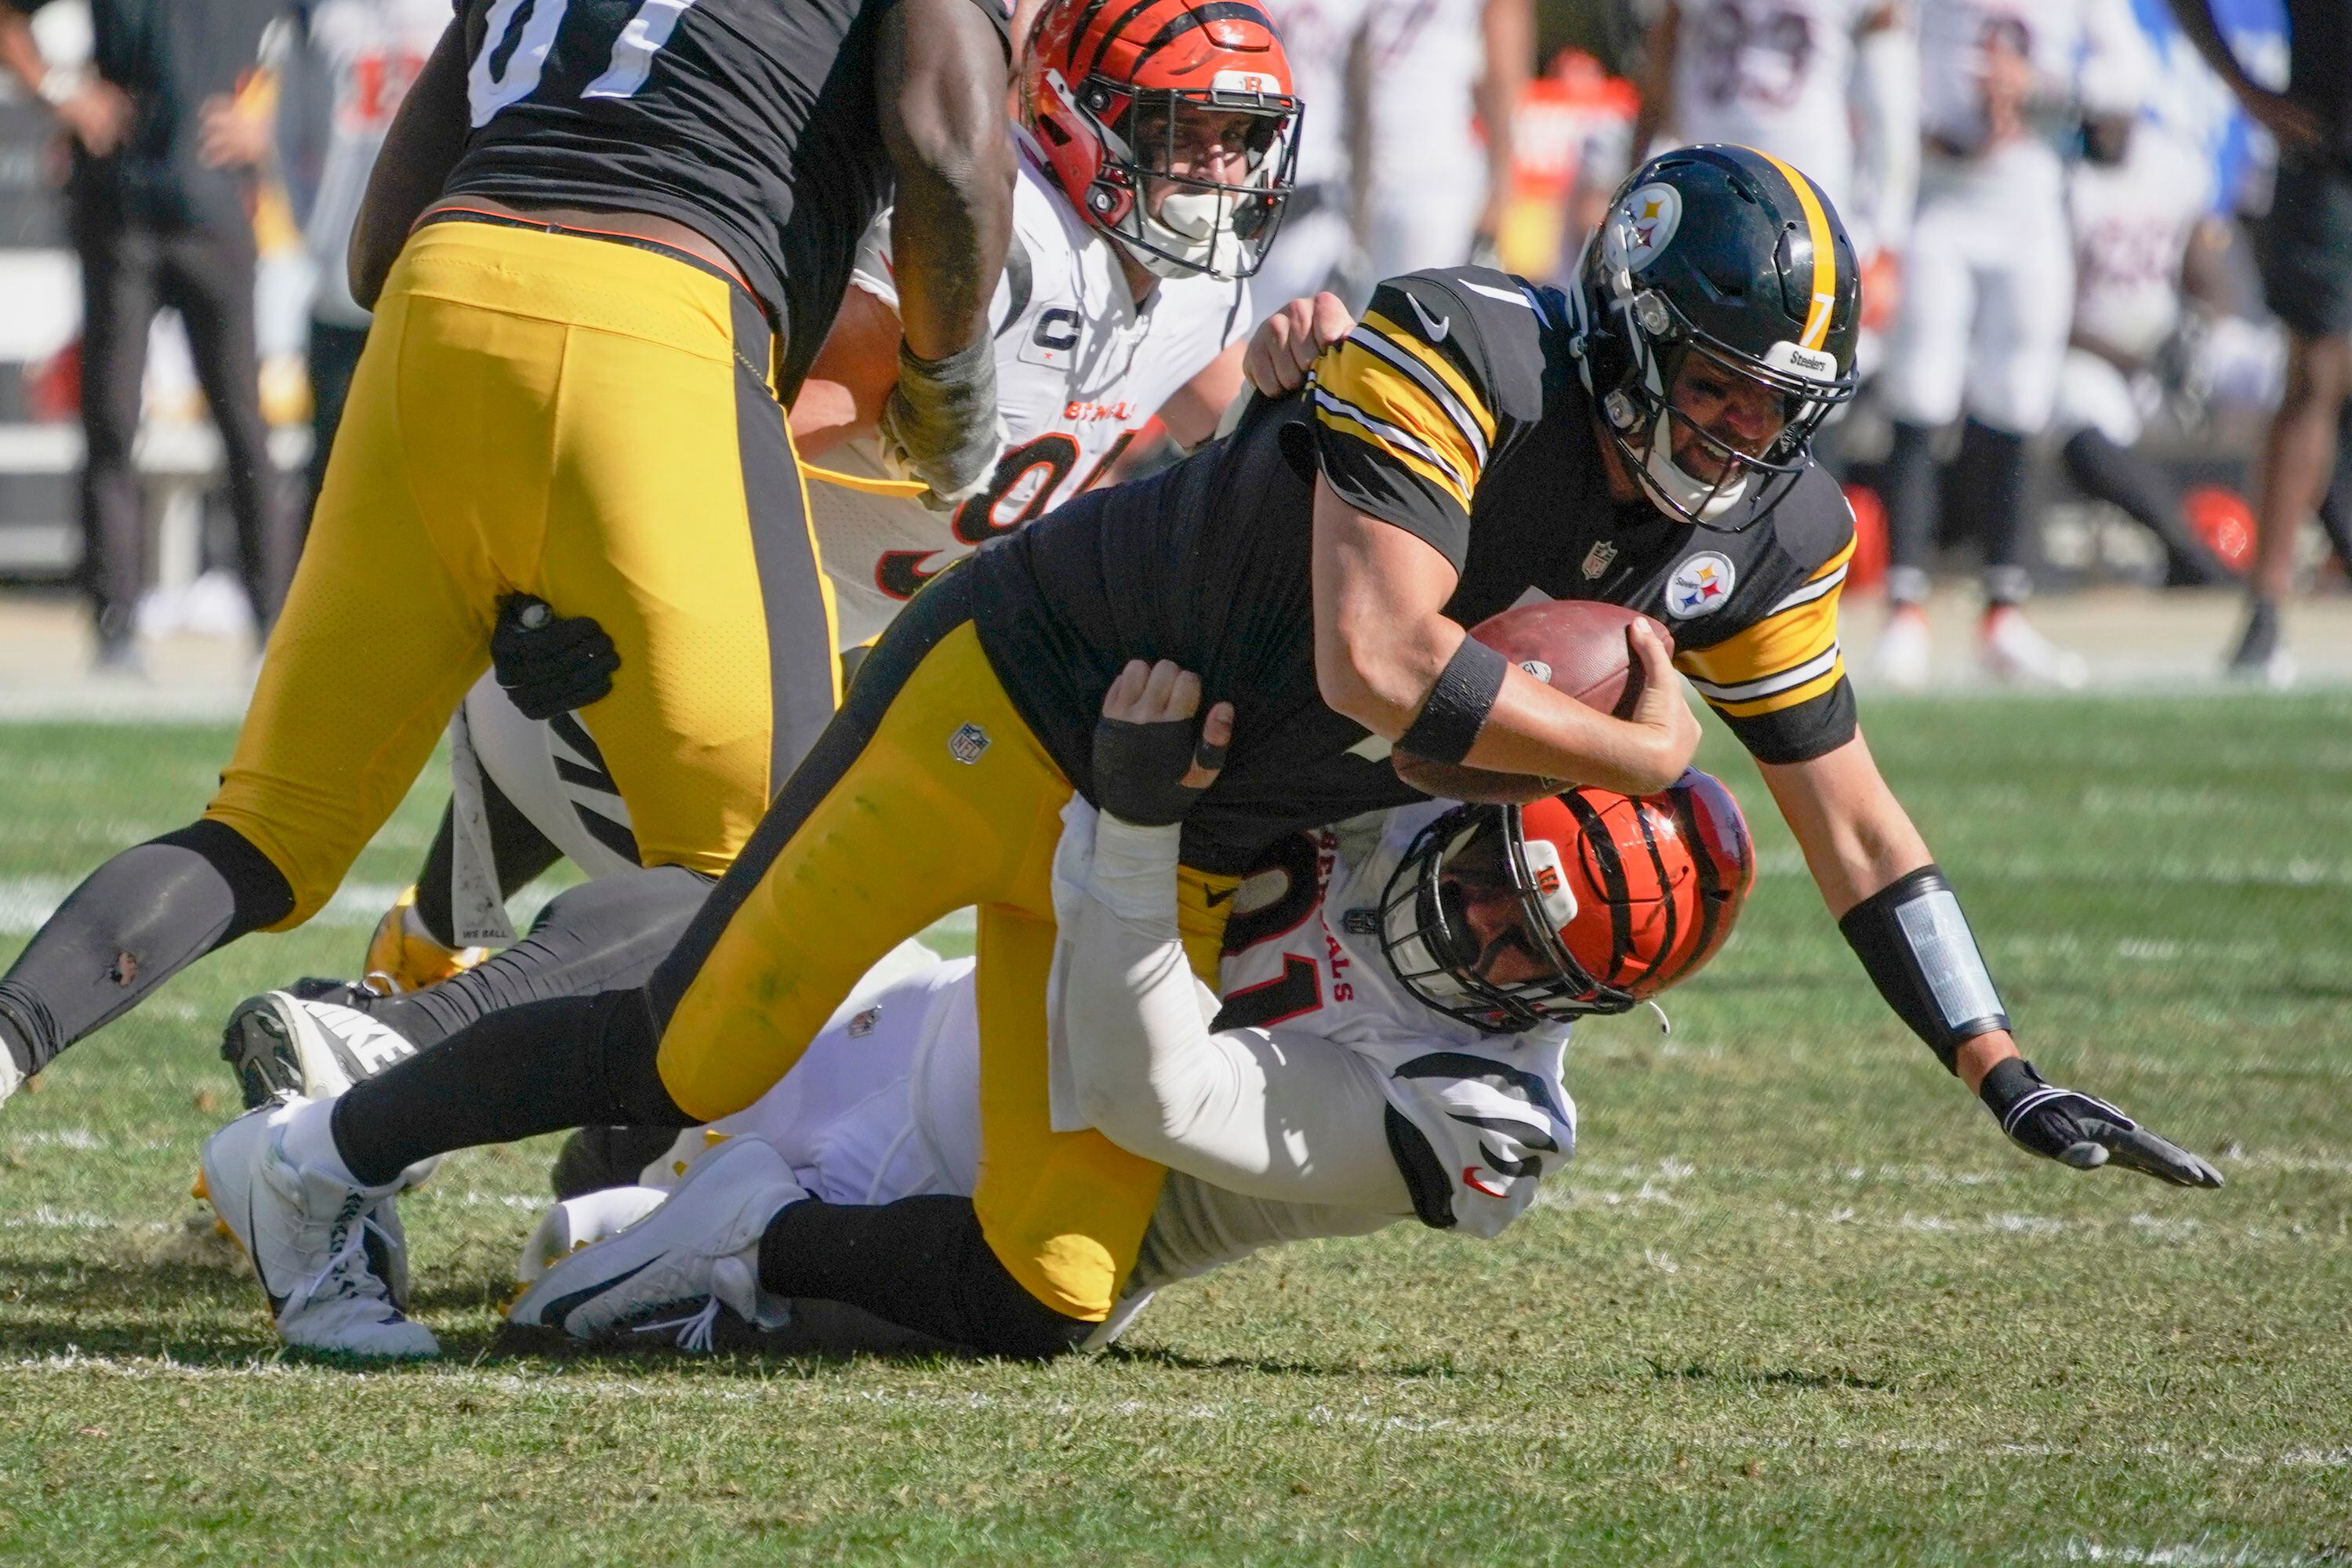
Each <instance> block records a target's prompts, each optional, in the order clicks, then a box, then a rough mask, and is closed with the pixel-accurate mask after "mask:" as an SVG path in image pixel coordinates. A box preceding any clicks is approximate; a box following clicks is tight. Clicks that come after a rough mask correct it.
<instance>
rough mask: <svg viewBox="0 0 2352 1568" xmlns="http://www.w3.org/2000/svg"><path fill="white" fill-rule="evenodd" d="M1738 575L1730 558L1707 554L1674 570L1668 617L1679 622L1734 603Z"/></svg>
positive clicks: (1668, 593) (1668, 586) (1668, 582)
mask: <svg viewBox="0 0 2352 1568" xmlns="http://www.w3.org/2000/svg"><path fill="white" fill-rule="evenodd" d="M1737 576H1738V573H1737V572H1735V571H1734V570H1733V569H1732V565H1731V558H1730V557H1729V556H1727V555H1725V554H1723V553H1721V552H1718V551H1714V550H1706V551H1701V552H1699V553H1698V554H1696V555H1694V556H1692V557H1691V558H1690V559H1689V560H1687V561H1685V562H1684V563H1682V564H1681V565H1679V566H1677V567H1675V574H1674V575H1673V576H1672V577H1669V578H1668V579H1666V614H1668V615H1670V616H1674V617H1675V619H1676V620H1678V621H1683V620H1688V619H1689V618H1690V617H1691V616H1703V615H1706V613H1707V612H1708V611H1709V610H1717V609H1721V608H1722V607H1723V606H1724V605H1727V604H1728V603H1729V602H1730V600H1731V584H1732V582H1733V580H1734V579H1735V578H1736V577H1737Z"/></svg>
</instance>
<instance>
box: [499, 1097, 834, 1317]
mask: <svg viewBox="0 0 2352 1568" xmlns="http://www.w3.org/2000/svg"><path fill="white" fill-rule="evenodd" d="M808 1195H809V1194H808V1192H807V1190H806V1189H805V1188H803V1186H802V1185H801V1184H799V1183H798V1182H796V1181H794V1180H793V1171H792V1167H791V1166H790V1165H788V1164H786V1163H784V1157H783V1156H782V1154H779V1153H777V1152H776V1151H775V1150H774V1149H773V1148H772V1147H770V1146H769V1145H768V1144H766V1143H763V1142H761V1141H760V1140H758V1139H756V1138H730V1139H728V1140H727V1141H726V1142H723V1143H720V1144H719V1145H718V1146H717V1147H715V1148H713V1149H712V1150H711V1151H710V1152H709V1153H708V1154H706V1155H704V1156H703V1157H702V1158H701V1159H699V1160H698V1161H696V1162H695V1163H694V1168H693V1169H692V1170H690V1171H688V1173H686V1180H684V1181H683V1182H680V1183H679V1184H678V1185H677V1191H676V1192H674V1193H672V1194H669V1197H668V1198H667V1201H665V1202H664V1203H662V1204H661V1205H659V1206H657V1207H656V1208H655V1209H654V1210H653V1211H652V1212H651V1213H650V1214H648V1215H646V1216H645V1218H643V1219H641V1220H639V1221H638V1222H637V1223H636V1224H635V1225H633V1226H629V1227H628V1228H627V1229H626V1230H624V1231H622V1232H620V1233H619V1234H618V1235H616V1236H613V1237H607V1238H605V1239H604V1240H603V1241H600V1242H597V1243H596V1244H594V1245H593V1246H591V1247H583V1248H581V1249H580V1250H579V1251H577V1252H574V1253H572V1254H571V1255H570V1256H568V1257H566V1258H563V1259H562V1261H561V1262H559V1263H557V1264H556V1265H555V1266H554V1267H553V1268H550V1269H548V1271H547V1272H546V1273H544V1274H542V1275H541V1276H540V1277H539V1279H538V1280H537V1281H536V1282H535V1283H533V1284H532V1286H531V1288H530V1289H528V1290H526V1291H524V1292H523V1293H522V1295H521V1296H520V1298H519V1299H518V1300H516V1302H515V1304H514V1305H513V1306H512V1307H509V1309H507V1317H508V1318H509V1320H510V1321H514V1322H517V1323H523V1324H528V1325H531V1326H535V1327H540V1328H550V1329H562V1331H564V1332H565V1333H567V1334H570V1335H571V1336H572V1338H574V1339H581V1340H591V1339H594V1338H596V1337H597V1336H598V1335H600V1334H603V1333H605V1332H607V1331H611V1330H614V1329H618V1328H623V1327H641V1328H646V1329H648V1330H651V1329H667V1328H675V1329H677V1330H679V1331H680V1332H679V1334H678V1342H679V1344H681V1345H682V1346H684V1347H685V1348H686V1349H688V1350H707V1349H709V1345H710V1331H711V1326H712V1324H713V1322H714V1321H715V1320H716V1319H717V1317H718V1312H719V1308H720V1307H721V1306H724V1307H728V1308H730V1309H732V1310H734V1311H735V1313H736V1314H737V1315H738V1316H740V1317H741V1318H743V1319H745V1320H746V1321H751V1322H753V1323H758V1324H761V1325H762V1326H770V1327H772V1326H775V1325H777V1324H778V1323H780V1322H781V1321H782V1309H781V1306H780V1304H779V1303H777V1302H776V1301H775V1300H774V1299H773V1298H770V1297H764V1296H763V1295H762V1293H761V1289H760V1261H759V1252H760V1237H761V1235H762V1234H763V1233H764V1232H765V1231H766V1230H767V1228H768V1222H769V1221H770V1220H772V1219H773V1218H775V1216H776V1211H778V1210H779V1209H782V1208H783V1207H785V1206H786V1205H791V1204H796V1203H799V1202H800V1201H801V1200H802V1199H803V1198H805V1197H807V1196H808ZM666 1312H674V1313H676V1314H677V1315H675V1316H672V1317H670V1318H668V1319H667V1320H666V1321H653V1320H655V1319H656V1318H658V1317H660V1315H661V1314H663V1313H666Z"/></svg>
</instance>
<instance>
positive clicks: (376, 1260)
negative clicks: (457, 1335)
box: [204, 1100, 441, 1357]
mask: <svg viewBox="0 0 2352 1568" xmlns="http://www.w3.org/2000/svg"><path fill="white" fill-rule="evenodd" d="M311 1103H312V1102H311V1101H310V1100H280V1101H277V1102H274V1103H272V1104H269V1105H265V1106H263V1107H262V1108H261V1109H259V1110H248V1111H247V1112H246V1113H245V1114H244V1115H243V1116H240V1117H238V1118H237V1119H236V1121H232V1122H230V1123H229V1124H228V1125H227V1126H226V1127H224V1128H222V1129H221V1130H220V1131H218V1132H215V1133H214V1134H213V1135H212V1137H211V1138H210V1139H208V1140H206V1142H205V1151H204V1190H205V1195H206V1197H207V1199H208V1200H209V1201H210V1202H211V1204H212V1205H213V1210H214V1212H215V1213H216V1214H218V1215H220V1217H221V1219H222V1220H223V1222H225V1223H226V1225H227V1226H228V1229H229V1234H230V1235H231V1236H233V1237H236V1242H237V1245H238V1246H240V1247H244V1248H245V1253H246V1256H247V1258H250V1259H252V1261H253V1272H254V1277H255V1278H256V1279H258V1280H260V1281H261V1289H262V1292H263V1293H264V1294H265V1295H267V1296H268V1298H269V1312H270V1316H271V1318H272V1319H273V1320H274V1321H276V1322H277V1324H278V1334H279V1335H280V1337H282V1338H283V1339H284V1340H285V1341H286V1342H287V1343H288V1344H290V1345H299V1346H300V1347H302V1348H303V1349H306V1350H317V1351H337V1352H342V1353H343V1354H346V1355H357V1356H408V1357H415V1356H433V1355H438V1354H440V1353H441V1347H440V1345H439V1344H438V1343H437V1342H436V1341H435V1340H434V1338H433V1334H432V1331H430V1330H428V1329H426V1328H425V1325H424V1324H422V1323H419V1322H417V1321H415V1320H413V1319H411V1318H410V1317H409V1316H408V1314H407V1313H406V1312H404V1311H403V1310H401V1301H402V1300H403V1299H404V1296H405V1295H406V1288H407V1279H408V1265H407V1237H405V1236H404V1235H403V1234H402V1232H401V1228H400V1216H399V1214H398V1212H397V1210H395V1209H394V1206H393V1194H394V1191H395V1189H394V1188H382V1189H372V1188H367V1187H353V1186H349V1185H346V1184H344V1183H342V1182H340V1181H337V1180H336V1179H335V1178H334V1177H332V1176H330V1175H328V1174H327V1173H325V1172H322V1171H304V1170H298V1169H296V1168H295V1166H294V1164H293V1163H292V1162H291V1161H289V1159H288V1158H287V1156H286V1149H285V1128H286V1123H287V1121H289V1119H290V1118H291V1117H292V1116H293V1115H294V1114H295V1113H296V1112H297V1111H298V1110H301V1109H303V1108H304V1107H306V1106H308V1105H310V1104H311Z"/></svg>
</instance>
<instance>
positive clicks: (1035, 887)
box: [652, 571, 1238, 1321]
mask: <svg viewBox="0 0 2352 1568" xmlns="http://www.w3.org/2000/svg"><path fill="white" fill-rule="evenodd" d="M962 577H963V574H962V573H961V572H960V571H950V572H949V573H947V574H943V575H942V576H941V577H940V579H939V581H938V582H937V583H935V584H933V585H931V586H929V587H927V588H926V589H924V591H923V592H922V593H920V594H919V595H916V597H915V599H914V601H913V602H912V603H911V604H910V605H908V607H907V609H906V610H905V611H904V612H902V613H901V614H900V616H899V617H898V620H897V621H896V622H894V623H892V625H891V626H890V628H889V629H888V630H887V631H886V632H885V633H883V635H882V637H881V639H880V641H878V642H877V644H876V645H875V647H874V652H873V654H872V655H871V656H870V657H869V658H867V659H866V663H865V664H864V665H863V666H862V667H861V668H859V670H858V674H857V679H856V682H855V683H854V684H853V685H852V686H851V688H850V690H849V694H848V699H847V701H846V703H845V706H844V707H843V709H842V710H841V712H840V714H839V715H838V716H837V717H836V718H835V721H834V724H833V726H832V728H831V729H829V730H828V731H826V732H825V735H824V739H823V740H821V741H820V742H818V743H817V745H816V748H815V749H814V751H813V752H811V753H810V755H809V757H808V759H807V760H806V761H805V762H804V763H803V764H802V765H801V768H800V771H799V772H798V773H795V774H794V775H793V778H792V780H791V782H790V783H788V784H786V785H785V788H784V790H783V793H782V795H779V796H778V797H777V800H776V802H775V805H774V806H773V807H772V808H771V811H770V813H769V816H768V820H767V821H766V822H763V823H762V824H761V826H760V830H759V832H758V833H757V834H755V835H754V836H753V837H752V841H751V844H750V845H748V846H747V847H745V849H744V851H743V854H742V856H741V857H740V858H739V859H738V861H737V862H736V865H735V867H734V868H733V869H732V870H731V871H730V873H729V874H728V876H727V877H726V878H725V879H722V880H721V881H720V883H719V887H718V888H717V889H714V890H713V891H712V894H711V898H710V900H709V902H708V903H706V904H705V906H704V908H703V910H702V911H701V913H700V914H699V915H698V916H697V918H696V920H695V922H694V924H693V926H692V927H691V928H690V929H689V930H688V932H687V935H686V937H685V939H684V940H683V941H682V942H681V943H680V944H679V947H678V950H677V952H674V953H673V954H672V955H671V957H670V958H669V959H668V960H667V961H666V962H665V963H664V965H663V969H662V972H661V973H659V974H657V975H656V977H655V979H654V982H653V986H652V991H653V995H654V1001H655V1008H656V1016H657V1017H666V1020H667V1021H666V1026H665V1027H664V1030H663V1033H662V1038H661V1052H660V1057H659V1066H660V1070H661V1079H662V1084H663V1086H664V1087H665V1088H666V1089H668V1091H669V1093H670V1096H671V1098H672V1099H674V1100H676V1101H677V1104H678V1107H679V1108H680V1109H681V1110H686V1111H688V1112H689V1113H691V1114H692V1115H695V1116H698V1117H701V1118H704V1119H706V1120H709V1119H714V1118H717V1117H719V1116H724V1115H727V1114H729V1113H730V1112H732V1111H736V1110H741V1109H742V1108H743V1107H745V1106H747V1105H749V1104H751V1102H752V1101H753V1100H757V1099H758V1098H759V1097H760V1096H761V1094H762V1093H764V1092H766V1090H767V1089H768V1088H769V1086H771V1085H772V1084H773V1083H774V1082H775V1081H776V1080H777V1079H780V1078H782V1076H783V1075H784V1073H785V1071H786V1070H787V1069H789V1068H791V1067H792V1065H793V1063H794V1062H795V1061H797V1060H799V1059H800V1055H801V1052H802V1051H803V1049H804V1048H805V1047H806V1046H807V1044H808V1042H809V1041H810V1040H811V1039H813V1038H814V1037H815V1036H816V1033H817V1031H818V1030H819V1029H821V1028H822V1027H823V1026H824V1023H825V1020H826V1019H827V1018H828V1017H830V1016H832V1014H833V1011H834V1009H835V1008H836V1007H837V1006H839V1005H840V1004H841V1000H842V998H843V997H844V996H845V995H847V994H848V992H849V988H850V986H851V985H853V984H856V980H857V978H858V976H860V975H861V974H863V973H865V972H866V969H867V968H868V967H869V966H870V965H871V964H873V963H874V962H875V961H876V960H877V959H879V958H880V957H881V956H882V955H883V954H884V953H886V952H888V951H889V950H890V949H891V948H892V947H893V946H895V945H896V944H897V943H898V942H901V941H903V940H904V939H906V938H908V937H909V936H912V935H914V934H915V933H916V932H918V931H921V930H922V929H923V927H925V926H927V925H929V923H930V922H931V921H935V920H938V919H939V918H940V916H942V915H944V914H946V913H948V912H949V911H950V910H956V909H961V908H963V907H965V906H967V905H973V904H976V905H978V906H979V908H980V945H979V952H978V960H979V967H978V973H977V976H976V981H977V986H978V1003H979V1014H980V1130H981V1159H980V1179H979V1185H978V1187H977V1189H976V1190H975V1191H974V1193H973V1194H972V1202H973V1206H974V1207H975V1208H976V1209H977V1211H978V1213H979V1216H980V1222H981V1229H982V1234H983V1235H984V1236H985V1237H987V1239H988V1244H989V1246H990V1247H991V1249H992V1250H993V1251H994V1253H995V1254H996V1257H997V1258H998V1260H999V1261H1000V1262H1002V1263H1003V1265H1004V1267H1005V1268H1006V1269H1008V1270H1009V1271H1010V1272H1011V1273H1012V1274H1013V1277H1014V1278H1015V1279H1018V1280H1020V1281H1021V1283H1022V1285H1023V1287H1024V1288H1025V1289H1027V1290H1028V1291H1029V1292H1030V1293H1031V1294H1032V1295H1034V1296H1035V1297H1036V1298H1037V1299H1038V1300H1040V1301H1043V1302H1044V1303H1045V1304H1046V1305H1047V1306H1049V1307H1051V1308H1053V1309H1054V1310H1055V1311H1057V1312H1061V1313H1063V1314H1064V1315H1065V1316H1067V1317H1071V1318H1077V1319H1082V1320H1086V1321H1100V1320H1101V1319H1102V1318H1104V1317H1105V1316H1107V1315H1108V1312H1109V1310H1110V1307H1111V1303H1112V1301H1113V1300H1114V1299H1115V1297H1116V1296H1117V1293H1118V1288H1119V1286H1120V1284H1121V1283H1122V1282H1123V1281H1124V1280H1125V1279H1126V1277H1127V1274H1128V1272H1129V1269H1130V1268H1133V1266H1134V1263H1135V1257H1136V1253H1137V1250H1138V1249H1139V1247H1141V1245H1142V1241H1143V1232H1144V1228H1145V1226H1148V1225H1149V1224H1150V1219H1151V1211H1152V1209H1153V1207H1154V1206H1155V1205H1157V1203H1158V1202H1159V1197H1160V1182H1161V1180H1162V1179H1163V1177H1164V1176H1165V1175H1166V1171H1165V1169H1164V1168H1163V1167H1161V1166H1160V1165H1158V1164H1155V1163H1152V1162H1150V1161H1149V1160H1142V1159H1138V1158H1137V1157H1136V1156H1134V1155H1132V1154H1129V1153H1128V1152H1126V1151H1124V1150H1122V1149H1120V1148H1118V1146H1117V1145H1116V1144H1114V1143H1112V1142H1110V1141H1109V1140H1108V1139H1107V1138H1105V1137H1103V1136H1102V1135H1101V1134H1100V1133H1098V1132H1092V1131H1087V1132H1055V1131H1053V1128H1052V1125H1051V1117H1050V1112H1049V1108H1048V1096H1047V1092H1046V1044H1045V979H1046V971H1047V968H1048V966H1049V964H1050V963H1051V962H1052V959H1053V953H1054V935H1055V921H1054V906H1053V898H1052V891H1051V876H1050V874H1051V870H1052V866H1053V860H1054V850H1055V845H1056V844H1057V843H1058V842H1059V841H1060V837H1061V831H1062V824H1061V811H1062V807H1063V806H1064V805H1066V803H1067V802H1068V800H1069V798H1070V784H1069V782H1068V780H1066V779H1065V778H1064V777H1063V776H1062V773H1061V772H1060V770H1059V769H1058V768H1056V767H1055V764H1054V763H1053V760H1052V759H1051V758H1050V757H1048V756H1047V755H1046V753H1045V748H1044V747H1042V746H1041V745H1039V744H1038V742H1037V741H1036V738H1035V737H1034V735H1033V734H1032V733H1031V731H1030V730H1029V728H1028V726H1027V725H1026V724H1024V722H1023V721H1022V719H1021V717H1020V715H1019V714H1018V713H1017V712H1016V711H1015V710H1014V709H1013V704H1012V702H1011V700H1009V699H1008V698H1007V697H1006V696H1005V693H1004V689H1003V685H1002V684H1001V683H1000V682H999V681H998V679H997V678H996V674H995V672H994V671H993V670H992V668H990V667H989V663H988V659H987V658H986V656H985V655H983V654H982V651H981V647H980V639H979V637H978V636H977V634H976V633H975V632H974V631H973V629H972V626H971V620H970V616H969V612H968V609H967V608H966V605H967V604H968V585H967V584H965V583H964V582H963V581H962ZM1237 881H1238V879H1235V878H1230V877H1225V878H1212V877H1208V876H1205V875H1203V874H1200V873H1194V872H1189V871H1188V872H1185V873H1184V874H1183V875H1182V876H1181V878H1180V882H1179V910H1180V914H1179V919H1180V923H1181V928H1182V931H1183V936H1184V944H1185V952H1186V953H1187V954H1188V955H1189V956H1190V958H1191V960H1192V967H1193V969H1194V970H1195V971H1196V972H1198V973H1201V974H1202V976H1204V977H1206V978H1208V979H1210V980H1211V981H1212V982H1213V981H1214V978H1215V975H1216V965H1217V955H1218V948H1219V945H1220V943H1221V942H1222V941H1223V935H1224V923H1225V915H1226V912H1227V910H1228V909H1229V908H1230V898H1229V897H1228V896H1227V895H1229V893H1230V890H1231V889H1232V888H1233V887H1234V885H1235V884H1236V883H1237ZM1212 893H1216V894H1217V895H1218V896H1219V899H1220V901H1219V902H1217V903H1214V904H1213V903H1211V901H1210V895H1211V894H1212Z"/></svg>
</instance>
